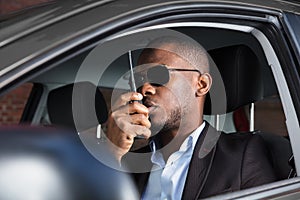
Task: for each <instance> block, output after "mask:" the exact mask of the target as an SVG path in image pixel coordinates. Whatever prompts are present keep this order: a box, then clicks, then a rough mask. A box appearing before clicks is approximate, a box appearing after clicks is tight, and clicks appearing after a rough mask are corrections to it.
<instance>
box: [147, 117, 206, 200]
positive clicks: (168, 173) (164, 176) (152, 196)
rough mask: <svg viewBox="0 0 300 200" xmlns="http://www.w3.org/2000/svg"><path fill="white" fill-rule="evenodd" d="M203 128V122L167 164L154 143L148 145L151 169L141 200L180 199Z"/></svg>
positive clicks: (171, 156)
mask: <svg viewBox="0 0 300 200" xmlns="http://www.w3.org/2000/svg"><path fill="white" fill-rule="evenodd" d="M204 127H205V122H203V123H202V124H201V126H199V127H198V128H197V129H196V130H195V131H193V132H192V133H191V134H190V135H189V136H188V137H187V138H186V139H185V140H184V142H183V143H182V145H181V146H180V148H179V150H178V151H176V152H174V153H173V154H171V155H170V157H169V158H168V160H167V163H165V161H164V159H163V155H162V153H161V152H160V151H159V150H158V151H157V149H156V145H155V143H154V142H153V141H152V142H151V143H150V146H151V148H152V151H153V153H152V156H151V161H152V163H153V167H152V170H151V173H150V176H149V179H148V183H147V187H146V190H145V192H144V194H143V195H142V199H143V200H156V199H161V200H162V199H164V200H165V199H168V200H169V199H172V200H176V199H181V196H182V192H183V188H184V185H185V180H186V177H187V172H188V168H189V164H190V161H191V158H192V155H193V151H194V148H195V146H196V142H197V140H198V138H199V136H200V134H201V132H202V130H203V129H204Z"/></svg>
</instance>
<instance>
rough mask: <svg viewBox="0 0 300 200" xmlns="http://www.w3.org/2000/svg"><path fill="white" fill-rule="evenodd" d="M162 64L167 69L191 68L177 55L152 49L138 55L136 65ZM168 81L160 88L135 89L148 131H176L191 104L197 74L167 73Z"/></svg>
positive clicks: (147, 86)
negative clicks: (144, 108) (146, 112)
mask: <svg viewBox="0 0 300 200" xmlns="http://www.w3.org/2000/svg"><path fill="white" fill-rule="evenodd" d="M150 63H151V64H154V63H155V64H163V65H166V66H167V68H179V69H193V67H192V66H190V65H189V64H188V62H187V61H185V60H184V59H182V58H180V57H179V56H178V55H176V54H174V53H172V52H167V51H163V50H155V51H153V52H151V54H148V55H147V56H142V59H141V60H140V63H139V64H150ZM169 74H170V80H169V82H168V83H166V84H165V85H163V86H158V85H153V84H150V83H147V82H146V83H145V84H144V85H143V86H142V87H140V88H139V92H141V93H142V94H143V96H144V99H143V103H144V105H145V106H147V107H148V109H149V117H150V120H151V129H152V131H153V132H154V134H155V133H157V132H160V131H161V132H164V131H168V130H174V129H178V128H179V126H180V125H182V122H184V121H186V120H184V118H186V119H188V116H187V115H189V114H190V113H191V112H192V110H193V107H194V106H193V105H195V99H194V98H195V95H194V94H195V93H194V89H195V86H196V85H195V83H196V82H197V77H198V76H199V74H198V73H192V72H181V71H169ZM194 112H197V111H194Z"/></svg>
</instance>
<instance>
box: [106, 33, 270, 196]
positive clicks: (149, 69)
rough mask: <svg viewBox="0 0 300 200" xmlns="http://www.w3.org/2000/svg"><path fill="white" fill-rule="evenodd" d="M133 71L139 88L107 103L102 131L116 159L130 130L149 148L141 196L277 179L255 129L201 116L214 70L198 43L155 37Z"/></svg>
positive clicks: (206, 191)
mask: <svg viewBox="0 0 300 200" xmlns="http://www.w3.org/2000/svg"><path fill="white" fill-rule="evenodd" d="M135 71H136V79H138V81H137V82H138V83H139V84H138V85H137V87H138V88H139V89H138V92H130V93H126V94H124V95H122V96H121V97H120V98H119V99H118V100H117V101H116V102H115V104H114V105H113V106H112V112H111V114H110V116H109V120H108V126H107V133H106V135H107V138H108V139H109V140H110V141H111V142H112V144H114V145H112V146H113V148H112V149H113V152H114V155H115V156H116V159H117V160H118V161H119V162H120V163H121V161H122V162H125V161H124V160H126V157H127V154H128V152H129V151H130V149H131V148H132V146H133V144H134V141H135V137H137V136H143V137H144V138H145V140H146V141H147V146H146V147H144V148H141V149H140V150H138V151H137V152H147V151H148V152H149V151H151V152H152V153H151V157H150V158H149V160H151V164H152V169H151V172H149V173H141V174H136V181H137V185H138V188H139V191H140V193H141V198H142V199H198V198H202V197H207V196H210V195H215V194H220V193H223V192H228V191H234V190H239V189H244V188H248V187H253V186H257V185H261V184H264V183H268V182H272V181H274V180H275V175H274V173H273V171H272V166H271V165H270V164H269V162H268V159H267V151H266V149H265V148H264V146H263V142H262V140H261V138H260V137H259V136H257V135H252V134H245V135H244V136H241V135H235V134H234V135H225V134H220V133H219V132H217V131H216V130H215V129H214V128H212V127H211V126H210V125H209V124H208V123H207V122H205V121H204V120H203V110H204V102H205V97H206V94H207V93H208V92H209V90H210V87H211V85H212V78H211V76H210V74H209V60H208V56H207V53H206V51H205V50H204V49H203V48H202V47H201V46H200V45H199V44H196V43H195V42H193V41H187V40H183V39H180V38H175V37H162V38H159V39H156V40H154V41H152V42H150V44H149V45H148V46H147V48H146V49H145V50H144V51H143V52H142V53H141V55H140V57H139V60H138V67H136V70H135ZM155 73H156V74H155ZM158 77H160V78H158ZM128 160H130V159H128ZM127 164H128V161H127ZM131 164H132V163H131ZM140 164H141V163H140ZM142 164H143V163H142ZM129 165H130V163H129Z"/></svg>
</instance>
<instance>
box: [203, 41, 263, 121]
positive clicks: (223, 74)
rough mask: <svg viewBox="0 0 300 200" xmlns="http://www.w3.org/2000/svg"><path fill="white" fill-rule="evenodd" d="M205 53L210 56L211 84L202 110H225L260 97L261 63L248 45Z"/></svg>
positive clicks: (231, 109) (261, 91)
mask: <svg viewBox="0 0 300 200" xmlns="http://www.w3.org/2000/svg"><path fill="white" fill-rule="evenodd" d="M208 53H209V55H210V56H211V58H212V60H213V61H212V62H211V75H212V77H213V84H212V88H211V90H210V92H209V95H208V97H207V99H206V102H205V106H204V114H206V115H216V114H225V113H228V112H231V111H234V110H235V109H237V108H238V107H240V106H243V105H247V104H249V103H252V102H255V101H257V100H260V99H262V97H263V82H262V76H261V67H260V64H259V60H258V58H257V56H256V55H255V53H254V52H253V51H252V50H251V49H250V48H249V47H248V46H245V45H235V46H229V47H223V48H219V49H214V50H212V51H209V52H208ZM222 90H225V91H222ZM225 101H226V104H225V105H224V103H223V102H225ZM224 107H225V108H224Z"/></svg>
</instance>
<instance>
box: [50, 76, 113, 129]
mask: <svg viewBox="0 0 300 200" xmlns="http://www.w3.org/2000/svg"><path fill="white" fill-rule="evenodd" d="M47 108H48V114H49V118H50V121H51V123H52V124H55V125H59V126H63V127H67V128H72V129H76V130H77V131H78V132H81V131H84V130H87V129H89V128H92V127H96V126H97V125H98V124H102V123H104V122H105V121H106V120H107V115H108V111H107V106H106V102H105V100H104V97H103V95H102V93H101V91H100V90H99V89H98V88H97V86H95V85H94V84H93V83H90V82H77V83H72V84H68V85H65V86H62V87H59V88H56V89H53V90H52V91H50V93H49V95H48V101H47Z"/></svg>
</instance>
